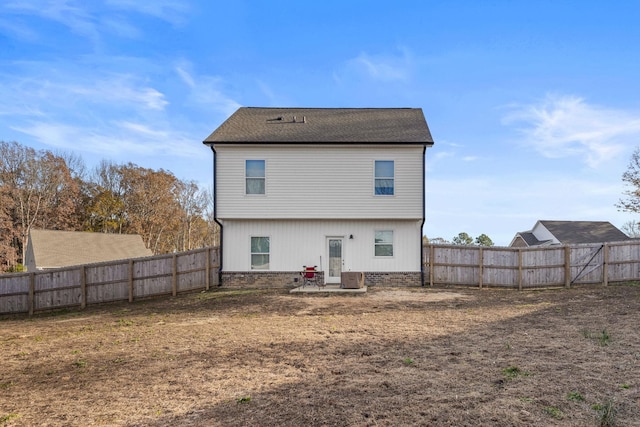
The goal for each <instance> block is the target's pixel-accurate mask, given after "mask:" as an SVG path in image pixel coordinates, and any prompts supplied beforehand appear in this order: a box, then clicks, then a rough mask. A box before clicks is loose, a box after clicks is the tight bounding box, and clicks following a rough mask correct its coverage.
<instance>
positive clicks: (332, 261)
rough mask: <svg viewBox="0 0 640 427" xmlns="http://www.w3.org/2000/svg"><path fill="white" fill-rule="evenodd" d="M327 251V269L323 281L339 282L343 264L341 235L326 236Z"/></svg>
mask: <svg viewBox="0 0 640 427" xmlns="http://www.w3.org/2000/svg"><path fill="white" fill-rule="evenodd" d="M327 252H328V253H329V271H328V274H327V277H326V280H325V281H326V282H327V283H341V282H342V266H343V265H344V258H343V256H342V237H328V238H327Z"/></svg>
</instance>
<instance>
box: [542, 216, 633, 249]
mask: <svg viewBox="0 0 640 427" xmlns="http://www.w3.org/2000/svg"><path fill="white" fill-rule="evenodd" d="M540 223H541V224H542V225H544V226H545V228H546V229H547V230H549V232H550V233H551V234H553V235H554V237H555V238H556V239H558V240H559V241H560V242H561V243H562V244H565V245H567V244H574V243H603V242H619V241H623V240H629V239H630V238H629V236H627V235H626V234H624V233H623V232H622V231H620V230H618V229H617V228H616V227H615V226H614V225H613V224H611V223H610V222H608V221H540Z"/></svg>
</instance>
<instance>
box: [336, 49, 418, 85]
mask: <svg viewBox="0 0 640 427" xmlns="http://www.w3.org/2000/svg"><path fill="white" fill-rule="evenodd" d="M413 69H414V61H413V58H412V55H411V53H410V52H409V51H408V50H407V49H404V48H401V49H400V52H399V54H395V55H389V54H370V53H367V52H361V53H360V54H359V55H358V56H356V57H355V58H352V59H349V60H348V61H346V64H345V66H344V69H343V70H342V71H340V72H337V73H334V79H335V80H337V81H339V82H342V81H343V80H344V79H345V78H347V79H349V77H350V76H352V75H354V74H355V75H356V76H366V77H367V78H369V79H371V80H375V81H380V82H395V81H406V80H409V79H410V78H411V75H412V72H413Z"/></svg>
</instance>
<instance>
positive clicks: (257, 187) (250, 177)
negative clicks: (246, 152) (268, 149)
mask: <svg viewBox="0 0 640 427" xmlns="http://www.w3.org/2000/svg"><path fill="white" fill-rule="evenodd" d="M265 169H266V168H265V161H264V160H247V161H246V162H245V182H246V185H245V193H246V194H264V190H265V186H266V185H265V184H266V183H265V181H266V178H265V177H266V173H265Z"/></svg>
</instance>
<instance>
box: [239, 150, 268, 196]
mask: <svg viewBox="0 0 640 427" xmlns="http://www.w3.org/2000/svg"><path fill="white" fill-rule="evenodd" d="M256 161H258V162H262V163H263V164H264V175H263V176H262V177H259V176H251V177H250V176H247V162H256ZM249 179H262V180H263V181H264V193H247V181H248V180H249ZM266 194H267V160H266V159H245V160H244V195H245V196H250V197H255V196H258V197H260V196H265V195H266Z"/></svg>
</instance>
